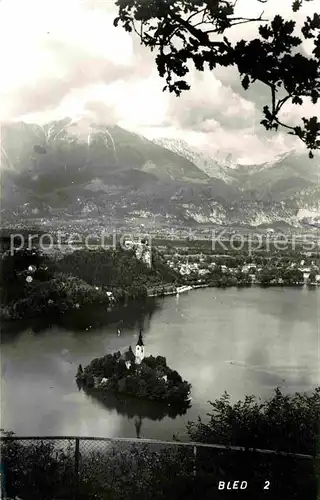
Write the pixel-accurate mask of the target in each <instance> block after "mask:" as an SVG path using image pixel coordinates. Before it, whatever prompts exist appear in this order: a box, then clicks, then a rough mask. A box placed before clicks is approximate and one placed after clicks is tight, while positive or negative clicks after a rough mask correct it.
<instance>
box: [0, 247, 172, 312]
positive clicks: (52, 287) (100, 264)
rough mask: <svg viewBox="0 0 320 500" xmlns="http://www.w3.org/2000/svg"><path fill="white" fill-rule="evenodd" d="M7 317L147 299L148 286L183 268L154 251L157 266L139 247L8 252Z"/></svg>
mask: <svg viewBox="0 0 320 500" xmlns="http://www.w3.org/2000/svg"><path fill="white" fill-rule="evenodd" d="M0 266H1V267H0V290H1V308H2V316H3V318H4V319H23V318H24V319H25V318H28V317H36V316H39V315H43V314H52V315H54V316H57V315H61V314H64V313H65V312H66V311H70V310H71V309H73V308H80V307H82V306H85V305H88V304H105V305H106V306H112V305H113V304H114V303H120V304H121V303H123V302H125V301H126V300H137V299H144V298H145V297H146V295H147V287H148V286H156V285H161V284H164V283H172V284H173V283H176V282H178V281H179V276H178V274H177V273H176V272H175V271H173V270H171V269H170V268H169V267H168V266H167V265H166V263H165V262H164V260H163V259H162V258H161V256H159V255H158V254H157V252H156V251H154V252H153V263H152V266H151V268H150V267H148V266H147V265H146V264H145V263H144V262H142V261H140V260H139V259H138V258H137V257H136V255H135V253H134V251H133V250H123V249H121V248H119V249H116V250H105V249H98V250H78V251H75V252H74V253H72V254H69V255H64V256H63V257H62V258H60V259H57V258H55V259H53V258H51V257H48V256H46V255H44V254H43V253H41V252H40V251H39V250H37V249H21V250H16V251H15V252H13V253H12V254H11V253H10V252H5V253H3V254H2V256H1V261H0Z"/></svg>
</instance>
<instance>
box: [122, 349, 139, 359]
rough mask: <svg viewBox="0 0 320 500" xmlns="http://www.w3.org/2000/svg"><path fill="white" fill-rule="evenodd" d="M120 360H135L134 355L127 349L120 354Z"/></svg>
mask: <svg viewBox="0 0 320 500" xmlns="http://www.w3.org/2000/svg"><path fill="white" fill-rule="evenodd" d="M120 359H121V360H122V361H135V359H136V357H135V355H134V354H133V352H132V350H130V349H129V350H128V351H126V352H124V353H123V354H122V355H121V358H120Z"/></svg>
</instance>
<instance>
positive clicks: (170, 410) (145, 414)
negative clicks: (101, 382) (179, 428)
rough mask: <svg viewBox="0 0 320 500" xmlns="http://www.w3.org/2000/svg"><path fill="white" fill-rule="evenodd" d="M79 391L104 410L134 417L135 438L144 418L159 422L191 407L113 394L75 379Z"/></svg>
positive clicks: (188, 404) (138, 433) (128, 417)
mask: <svg viewBox="0 0 320 500" xmlns="http://www.w3.org/2000/svg"><path fill="white" fill-rule="evenodd" d="M76 383H77V386H78V389H79V391H81V390H83V392H84V393H85V394H86V395H87V397H88V398H89V399H91V400H93V402H94V403H98V404H99V405H100V406H101V407H103V408H105V409H106V410H109V412H110V411H114V410H115V411H116V413H117V414H118V415H121V416H124V417H127V419H128V420H132V419H134V425H135V428H136V436H137V438H140V437H141V427H142V421H143V420H144V419H147V420H153V421H158V422H160V421H161V420H163V419H164V418H165V417H169V418H171V419H175V418H176V417H178V416H182V415H185V414H186V413H187V411H188V410H189V409H190V408H191V404H190V403H185V404H183V405H180V406H170V405H167V404H164V403H159V402H155V401H148V400H141V399H137V398H132V397H128V396H123V395H115V394H112V393H110V392H107V391H103V390H101V389H88V388H85V387H84V386H83V384H82V383H81V382H80V381H79V380H77V381H76Z"/></svg>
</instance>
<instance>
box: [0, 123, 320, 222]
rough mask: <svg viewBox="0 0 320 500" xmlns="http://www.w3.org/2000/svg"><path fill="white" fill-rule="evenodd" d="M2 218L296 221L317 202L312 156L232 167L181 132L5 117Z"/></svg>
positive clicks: (316, 166)
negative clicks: (156, 134)
mask: <svg viewBox="0 0 320 500" xmlns="http://www.w3.org/2000/svg"><path fill="white" fill-rule="evenodd" d="M1 165H2V176H1V192H2V199H1V215H2V220H3V221H10V220H14V219H16V218H17V217H19V218H20V219H22V220H23V219H27V218H30V217H31V218H32V217H45V218H47V219H49V220H50V218H52V217H54V216H57V215H58V216H60V217H61V218H63V217H69V218H71V219H72V218H79V217H80V218H81V217H82V218H86V219H87V218H90V217H92V218H96V217H99V216H102V215H103V216H106V217H107V218H108V219H109V220H110V221H111V220H112V221H113V222H119V223H125V224H130V223H132V222H134V221H137V220H139V221H140V222H142V221H147V222H148V223H149V224H160V225H161V224H187V223H188V224H190V223H192V224H203V223H206V224H215V225H221V224H222V225H226V226H232V225H242V226H245V227H250V226H251V227H255V226H259V225H260V224H268V225H274V224H279V223H280V224H282V223H284V224H288V225H289V226H290V225H291V226H295V227H296V226H299V225H300V222H299V218H298V217H297V214H298V212H299V210H301V209H308V210H311V211H316V210H317V209H318V204H319V183H318V172H319V158H318V157H316V158H315V159H314V160H313V161H311V160H309V159H308V158H307V156H306V157H301V156H299V155H297V154H295V153H294V152H292V153H289V154H286V155H283V156H281V157H279V158H276V159H275V160H273V161H270V162H269V163H267V164H263V165H250V166H237V165H232V164H230V162H229V163H228V161H221V160H219V161H218V160H217V159H215V158H212V157H210V156H208V155H206V154H204V153H203V152H201V151H198V150H196V149H195V148H191V147H189V146H188V144H187V143H185V142H184V141H173V140H169V139H162V140H157V141H150V140H148V139H146V138H144V137H142V136H140V135H138V134H134V133H132V132H129V131H126V130H124V129H122V128H120V127H118V126H114V127H105V126H97V125H94V124H93V125H91V127H90V128H89V129H88V130H86V131H85V132H83V131H79V128H78V126H77V124H76V123H72V120H71V119H70V118H66V119H65V120H61V121H57V122H53V123H49V124H47V125H44V126H39V125H33V124H26V123H14V124H10V125H8V124H7V125H3V126H2V145H1Z"/></svg>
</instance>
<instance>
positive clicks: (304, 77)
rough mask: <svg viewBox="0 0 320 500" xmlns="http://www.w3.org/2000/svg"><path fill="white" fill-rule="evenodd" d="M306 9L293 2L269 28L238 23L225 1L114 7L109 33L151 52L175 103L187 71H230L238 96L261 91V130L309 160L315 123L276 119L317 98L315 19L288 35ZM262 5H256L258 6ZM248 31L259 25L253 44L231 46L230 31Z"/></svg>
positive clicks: (318, 140) (127, 1) (319, 51)
mask: <svg viewBox="0 0 320 500" xmlns="http://www.w3.org/2000/svg"><path fill="white" fill-rule="evenodd" d="M307 1H308V2H313V1H314V0H294V1H292V15H291V18H290V19H287V20H285V19H283V17H281V16H280V15H276V16H275V17H274V19H272V20H271V21H270V22H269V20H267V19H264V17H263V12H262V13H261V15H259V16H258V17H252V18H244V17H241V16H240V15H238V14H237V2H236V1H231V0H172V1H167V0H157V1H152V2H146V1H145V0H117V1H116V5H117V7H118V17H116V19H115V20H114V25H115V26H118V25H119V23H121V24H122V25H123V27H124V28H125V30H126V31H128V32H132V31H133V32H135V33H136V34H137V35H138V37H139V38H140V41H141V44H142V45H144V46H146V47H149V48H150V50H151V51H156V53H157V55H156V57H155V61H156V65H157V68H158V72H159V75H160V76H161V77H164V78H165V80H166V85H165V87H164V90H168V91H170V92H174V93H175V94H176V95H177V96H179V95H180V94H181V92H183V91H185V90H188V89H190V84H189V83H188V82H187V75H188V73H189V71H190V67H191V64H190V63H193V65H194V67H195V68H196V70H198V71H204V70H205V69H206V68H208V69H209V70H210V71H213V70H214V69H215V68H216V67H217V66H225V67H231V66H235V67H236V68H237V69H238V72H239V75H240V78H241V83H242V86H243V87H244V89H245V90H247V89H248V88H249V87H250V85H252V84H253V83H255V82H260V83H262V84H263V85H265V86H266V87H267V88H268V89H269V91H270V98H271V99H270V103H265V106H264V107H263V113H264V118H263V120H262V121H261V122H260V123H261V124H262V125H263V126H264V127H265V128H266V130H278V129H279V127H280V128H284V129H286V130H288V131H289V132H288V133H289V134H291V135H294V136H296V137H298V138H299V139H301V141H303V142H304V144H305V145H306V147H307V149H308V150H309V157H310V158H313V154H312V151H313V150H318V149H320V122H319V120H318V118H317V115H315V116H312V117H309V118H306V117H303V118H302V121H301V123H300V125H297V126H296V125H293V124H292V123H291V124H290V123H288V122H287V120H285V118H283V115H281V113H282V112H283V110H284V108H285V105H286V104H294V105H299V106H301V105H304V104H305V103H306V101H311V103H312V104H317V102H318V100H319V96H320V42H319V40H320V38H319V36H320V34H319V31H320V15H319V14H317V13H315V14H314V15H313V16H312V17H307V18H306V19H305V22H304V25H303V27H302V28H301V29H300V32H298V33H295V26H296V21H295V14H296V12H297V11H299V9H300V8H301V7H302V6H303V3H305V2H307ZM267 2H268V0H257V5H259V3H261V4H266V3H267ZM314 3H316V2H314ZM250 23H251V24H252V23H259V24H260V26H259V37H258V38H254V39H252V40H250V41H245V40H239V41H238V42H237V43H235V44H234V43H232V42H230V40H229V39H228V37H227V34H228V32H231V29H232V27H234V26H237V25H240V24H250ZM305 41H308V42H311V43H312V44H313V51H312V55H310V56H308V55H307V54H306V53H305V51H304V50H303V47H302V44H303V43H304V42H305ZM297 49H299V50H297Z"/></svg>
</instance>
